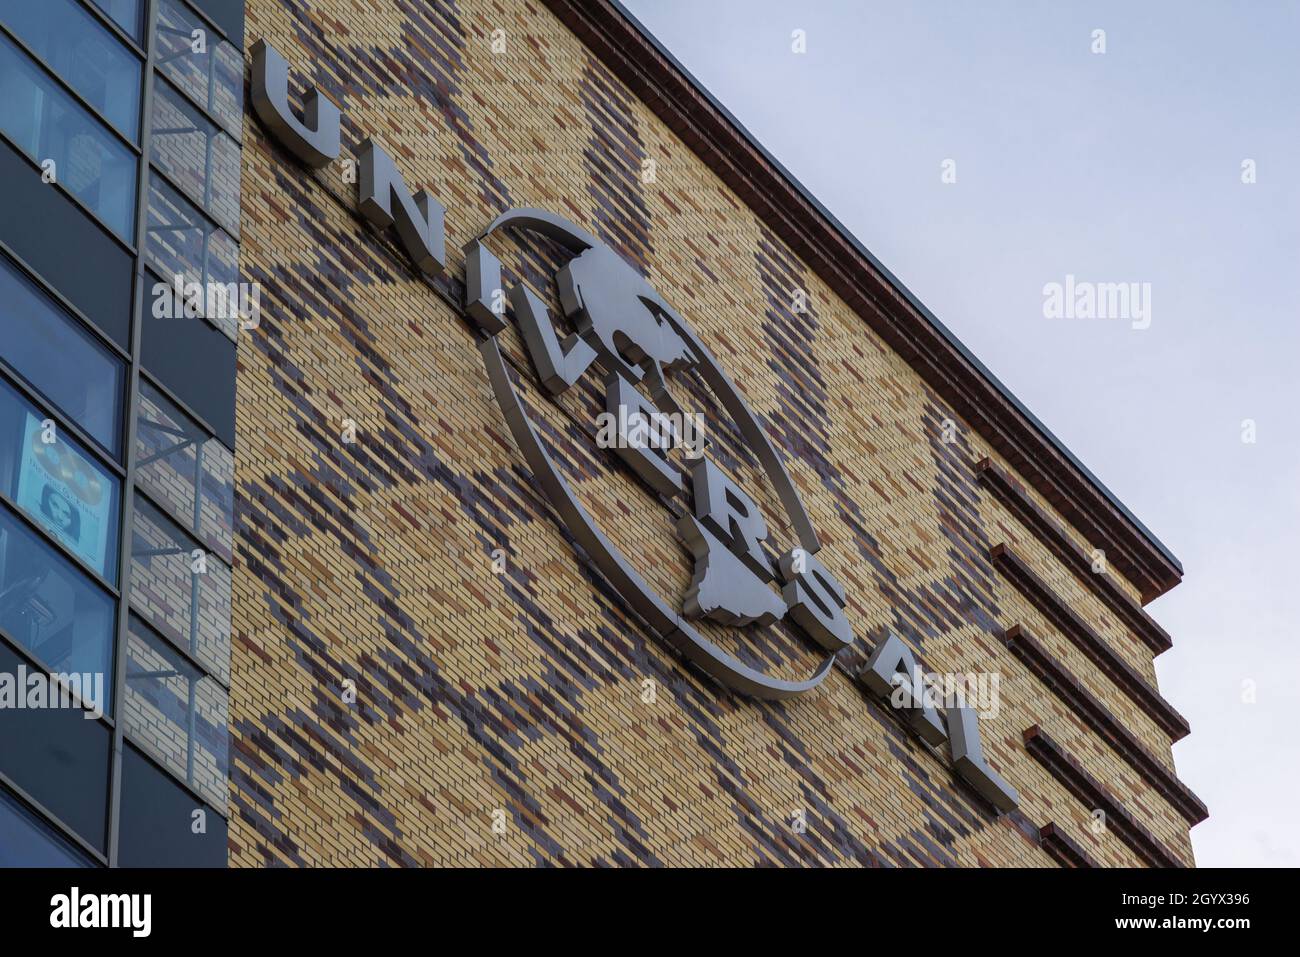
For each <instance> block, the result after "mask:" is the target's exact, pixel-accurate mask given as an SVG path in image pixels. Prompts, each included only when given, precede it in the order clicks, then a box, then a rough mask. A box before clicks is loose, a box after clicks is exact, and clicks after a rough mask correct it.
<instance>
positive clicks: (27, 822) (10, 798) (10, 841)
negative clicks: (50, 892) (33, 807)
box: [0, 787, 90, 867]
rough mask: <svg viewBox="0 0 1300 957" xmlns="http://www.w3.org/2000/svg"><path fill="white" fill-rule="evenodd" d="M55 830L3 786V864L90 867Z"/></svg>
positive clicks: (0, 825)
mask: <svg viewBox="0 0 1300 957" xmlns="http://www.w3.org/2000/svg"><path fill="white" fill-rule="evenodd" d="M89 866H90V861H89V860H87V859H86V858H85V857H84V856H83V855H82V854H80V853H78V852H77V851H75V850H73V848H72V845H71V844H69V843H68V842H67V841H65V840H64V839H63V838H62V837H61V836H60V835H59V834H57V833H56V832H55V830H54V829H53V828H52V827H50V826H49V825H48V824H46V823H45V822H44V821H42V820H41V819H40V818H39V817H37V816H36V814H35V813H34V812H33V811H30V810H28V809H27V807H25V806H24V805H23V804H22V802H20V801H19V800H18V798H17V797H15V796H14V795H12V794H10V793H9V792H8V791H7V790H5V789H4V788H3V787H0V867H89Z"/></svg>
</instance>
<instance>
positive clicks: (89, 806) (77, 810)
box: [0, 642, 110, 851]
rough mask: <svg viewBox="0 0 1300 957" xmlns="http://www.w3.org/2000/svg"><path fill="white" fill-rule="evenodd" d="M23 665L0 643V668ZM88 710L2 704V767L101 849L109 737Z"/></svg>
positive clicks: (9, 670)
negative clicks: (89, 719)
mask: <svg viewBox="0 0 1300 957" xmlns="http://www.w3.org/2000/svg"><path fill="white" fill-rule="evenodd" d="M20 664H25V662H23V660H22V659H21V658H19V657H18V655H17V654H16V653H15V652H14V651H13V650H12V649H11V648H10V647H9V646H8V645H7V644H4V643H3V642H0V672H7V673H9V674H11V675H17V674H18V673H19V672H18V667H19V665H20ZM32 670H33V669H32V668H30V667H29V668H28V674H30V673H31V672H32ZM84 714H85V712H83V711H82V710H81V709H80V708H39V709H29V708H0V742H3V747H0V771H3V772H4V773H5V774H6V775H7V776H8V777H9V778H10V779H11V780H12V781H13V782H14V783H15V784H17V785H18V786H19V787H20V788H22V789H23V790H24V791H26V792H27V793H28V794H30V795H31V796H32V800H34V801H37V802H39V803H40V804H41V805H42V806H43V807H46V808H49V810H50V811H51V812H52V813H53V814H55V815H57V816H58V817H59V818H60V819H61V820H62V821H63V822H64V823H65V824H67V825H68V826H69V827H71V828H72V829H73V830H75V831H76V832H77V833H78V834H80V835H81V836H82V837H83V838H84V839H85V840H86V842H87V843H88V844H91V845H92V846H94V847H96V848H98V849H99V850H101V851H103V850H104V849H105V840H106V824H107V820H108V756H109V749H110V741H109V738H110V735H109V731H108V728H106V727H104V725H102V724H100V723H99V722H98V721H88V720H86V718H85V717H84Z"/></svg>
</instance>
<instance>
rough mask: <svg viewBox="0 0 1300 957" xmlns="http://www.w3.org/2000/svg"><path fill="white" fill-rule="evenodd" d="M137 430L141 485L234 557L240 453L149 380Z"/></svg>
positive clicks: (188, 527)
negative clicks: (233, 453) (236, 472)
mask: <svg viewBox="0 0 1300 957" xmlns="http://www.w3.org/2000/svg"><path fill="white" fill-rule="evenodd" d="M135 435H136V444H135V455H136V473H135V480H136V484H137V485H139V486H140V487H141V488H143V489H144V490H145V491H146V492H148V493H149V494H150V495H151V496H152V497H153V499H154V501H156V502H161V503H162V504H164V505H165V506H167V508H168V509H169V510H170V511H171V514H172V517H174V518H176V519H178V520H180V521H181V524H182V525H183V526H184V527H185V529H186V530H187V531H190V532H193V533H194V534H195V535H197V536H198V537H199V540H200V541H201V542H202V543H203V544H205V545H207V546H208V547H210V548H212V549H213V550H214V551H215V552H217V554H219V555H220V556H221V557H222V558H224V559H225V560H226V561H227V562H229V561H231V559H232V552H231V548H232V536H233V528H232V527H233V524H234V508H235V457H234V456H233V455H231V453H230V450H229V449H227V448H226V447H225V446H224V445H222V444H221V443H220V442H218V441H217V440H216V439H214V438H213V437H212V436H210V435H208V433H207V432H205V431H203V429H201V428H199V426H198V425H197V424H196V423H195V422H194V420H193V419H191V418H190V417H189V416H187V415H186V414H185V413H184V412H182V411H181V410H180V409H178V408H176V406H175V405H174V404H173V403H172V402H170V401H169V400H168V399H167V398H166V397H165V396H163V394H162V393H161V392H159V391H158V390H157V389H155V388H154V387H153V386H151V385H150V384H149V383H148V382H146V381H145V380H144V379H141V380H140V414H139V419H138V420H137V421H136V424H135Z"/></svg>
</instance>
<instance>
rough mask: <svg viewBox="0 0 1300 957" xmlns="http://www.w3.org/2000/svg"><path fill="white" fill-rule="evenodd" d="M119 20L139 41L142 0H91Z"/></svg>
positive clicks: (124, 28)
mask: <svg viewBox="0 0 1300 957" xmlns="http://www.w3.org/2000/svg"><path fill="white" fill-rule="evenodd" d="M90 2H91V3H93V4H94V5H95V6H97V7H99V9H101V10H103V11H104V12H105V13H107V14H108V15H109V16H110V17H112V18H113V19H114V20H116V21H117V24H118V26H120V27H121V28H122V29H123V30H125V31H126V32H127V33H128V34H129V35H130V36H132V37H134V38H135V40H136V41H137V42H138V41H139V40H140V0H90Z"/></svg>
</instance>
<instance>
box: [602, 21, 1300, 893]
mask: <svg viewBox="0 0 1300 957" xmlns="http://www.w3.org/2000/svg"><path fill="white" fill-rule="evenodd" d="M624 2H625V4H626V6H627V7H628V9H630V10H631V11H632V13H633V14H635V15H636V16H637V17H638V18H639V19H640V20H641V22H642V23H643V24H644V25H645V26H647V27H648V28H649V29H650V31H651V32H652V33H654V34H655V35H656V36H657V37H658V38H659V39H660V40H661V41H662V42H663V43H664V45H665V46H666V47H667V48H668V49H669V50H671V51H672V52H673V54H674V55H675V56H676V57H677V58H678V59H679V60H680V61H682V63H683V64H684V65H685V66H686V67H687V69H689V70H690V71H691V72H692V73H694V74H695V76H696V77H697V78H698V79H699V80H700V81H701V82H702V83H703V84H704V85H705V86H706V87H707V88H708V89H709V90H710V91H711V92H712V93H713V94H714V95H715V96H716V97H717V98H718V99H719V100H720V101H721V102H722V103H723V104H724V105H725V106H726V107H727V108H728V109H730V110H731V111H732V113H733V114H735V116H736V117H737V118H738V119H739V120H740V121H741V122H742V123H743V124H745V125H746V126H747V127H748V128H749V130H750V131H751V132H752V133H753V134H754V135H755V136H756V137H757V138H758V140H759V141H760V142H761V143H762V144H763V145H764V146H766V147H767V149H768V150H770V151H771V152H772V154H773V155H774V156H775V157H776V158H777V159H778V160H779V161H780V162H781V163H783V164H784V165H785V166H786V168H787V169H789V170H790V171H791V172H792V173H793V174H794V175H795V176H796V177H797V178H798V179H799V180H801V181H802V182H803V184H804V185H805V186H806V187H808V188H809V189H810V190H811V191H812V193H813V194H814V195H815V196H816V197H817V198H818V199H820V200H821V201H822V202H823V203H824V204H825V205H826V206H827V208H829V209H830V210H831V212H832V213H834V214H835V215H836V216H837V217H838V218H839V219H840V221H841V222H843V223H844V224H845V225H846V226H847V227H848V228H849V230H850V231H852V232H853V233H854V234H855V235H856V236H857V237H858V238H859V239H860V240H861V241H862V242H863V243H864V244H865V245H866V246H867V248H869V249H870V250H871V251H872V252H873V253H874V254H875V255H876V256H877V257H878V258H879V259H880V260H881V261H882V262H883V263H884V264H885V265H886V266H887V267H888V268H889V269H891V270H892V271H893V272H894V274H895V275H897V276H898V277H899V279H901V280H902V282H904V283H905V284H907V286H908V287H909V288H910V289H911V290H912V291H913V292H914V293H915V294H916V295H917V296H919V297H920V299H921V300H922V301H923V302H924V303H926V305H928V306H929V307H930V309H931V310H932V311H933V312H934V313H935V314H936V315H937V316H938V317H939V318H940V319H941V320H942V321H943V322H944V323H945V324H946V325H947V326H948V327H949V328H950V329H952V330H953V331H954V332H955V333H956V334H957V335H958V336H959V337H960V338H961V340H962V341H963V342H965V343H966V345H967V346H968V347H970V349H971V350H972V351H973V352H974V353H975V355H977V356H978V357H979V358H980V359H981V360H983V361H984V363H985V364H986V365H987V366H988V367H989V368H990V369H991V370H992V371H993V372H994V374H996V375H997V376H998V377H999V378H1001V379H1002V381H1003V382H1004V383H1006V385H1007V386H1008V387H1009V388H1010V389H1011V390H1012V391H1013V392H1014V393H1015V394H1016V395H1017V396H1018V397H1019V398H1020V399H1021V400H1022V401H1023V402H1024V403H1025V404H1026V405H1027V406H1028V407H1029V408H1030V409H1031V410H1033V412H1034V413H1036V414H1037V415H1038V417H1039V418H1040V419H1042V420H1043V422H1044V423H1046V424H1047V426H1048V427H1049V428H1050V429H1052V431H1054V432H1055V433H1056V434H1057V435H1058V436H1059V437H1060V438H1061V439H1062V440H1063V441H1064V442H1065V443H1066V445H1067V446H1069V447H1070V449H1071V450H1073V451H1074V453H1075V454H1076V455H1077V456H1078V457H1079V458H1080V459H1081V460H1082V461H1083V462H1084V463H1085V464H1086V465H1087V466H1088V467H1089V468H1091V469H1092V470H1093V472H1094V473H1096V474H1097V475H1098V476H1099V477H1100V478H1101V480H1102V481H1103V482H1105V483H1106V484H1107V485H1108V486H1109V487H1110V488H1111V489H1112V490H1113V491H1114V492H1115V493H1116V494H1117V495H1118V496H1119V497H1120V499H1121V500H1122V501H1124V502H1125V503H1126V504H1127V505H1128V506H1129V508H1130V509H1132V511H1133V512H1134V513H1135V514H1136V515H1137V516H1138V517H1139V518H1141V519H1142V520H1143V521H1144V522H1145V523H1146V524H1147V526H1148V527H1149V528H1150V529H1152V531H1154V532H1155V534H1156V535H1158V536H1159V537H1160V538H1161V539H1162V540H1163V541H1164V542H1165V544H1166V545H1168V546H1169V547H1170V548H1171V549H1172V550H1173V552H1174V553H1175V554H1176V555H1177V556H1178V557H1179V558H1180V559H1181V560H1182V563H1183V567H1184V569H1185V571H1186V577H1185V578H1184V580H1183V583H1182V584H1181V585H1180V586H1178V587H1177V588H1175V589H1174V590H1173V591H1172V592H1170V593H1169V594H1167V595H1165V596H1164V597H1162V598H1160V599H1158V600H1157V601H1155V602H1153V603H1152V604H1151V605H1149V606H1148V611H1150V612H1151V614H1152V615H1153V616H1154V617H1155V618H1156V619H1157V620H1159V621H1160V623H1161V624H1162V625H1164V626H1165V628H1166V629H1167V630H1168V631H1169V632H1170V633H1171V634H1172V635H1173V636H1174V648H1173V650H1171V651H1168V652H1166V653H1165V654H1164V655H1162V656H1161V657H1160V658H1158V659H1157V661H1156V665H1157V671H1158V673H1159V677H1160V684H1161V690H1162V692H1163V693H1164V695H1165V697H1166V698H1168V699H1169V700H1170V701H1171V702H1172V703H1173V704H1174V705H1175V706H1176V707H1177V708H1178V709H1179V710H1180V711H1181V712H1182V713H1183V714H1184V715H1186V716H1187V718H1188V719H1189V721H1190V722H1191V725H1192V734H1191V735H1190V737H1188V738H1186V739H1184V741H1182V742H1180V743H1179V744H1177V745H1175V746H1174V754H1175V758H1176V760H1177V763H1178V770H1179V774H1180V776H1181V777H1182V778H1183V779H1184V780H1185V781H1186V782H1187V783H1188V785H1189V786H1190V787H1191V788H1192V789H1193V790H1194V791H1196V793H1197V794H1198V795H1200V796H1201V798H1202V799H1204V800H1205V802H1206V803H1207V804H1208V805H1209V807H1210V819H1209V820H1208V821H1206V822H1205V823H1203V824H1201V825H1199V826H1198V827H1196V828H1195V829H1194V830H1193V831H1192V839H1193V843H1194V844H1195V848H1196V855H1197V862H1198V863H1199V864H1200V865H1202V866H1213V865H1236V864H1245V865H1269V866H1291V867H1295V866H1300V830H1298V829H1297V828H1296V826H1295V815H1296V808H1297V803H1300V798H1298V797H1297V794H1298V793H1300V792H1298V786H1300V744H1298V743H1297V739H1296V735H1297V732H1298V731H1300V723H1298V722H1297V716H1298V715H1297V708H1298V707H1300V694H1297V691H1296V683H1297V680H1300V652H1297V649H1296V647H1295V644H1294V638H1295V635H1296V623H1297V621H1300V597H1298V596H1300V583H1298V582H1297V581H1296V580H1295V577H1296V575H1295V573H1296V570H1297V566H1298V565H1300V563H1298V562H1297V561H1296V559H1295V550H1296V547H1297V535H1298V533H1300V426H1297V417H1298V416H1300V402H1298V401H1297V400H1298V399H1300V386H1297V383H1296V379H1297V376H1296V360H1297V356H1300V349H1298V348H1297V347H1298V346H1300V333H1298V332H1297V323H1296V318H1297V314H1298V309H1297V307H1298V306H1300V177H1298V176H1297V173H1298V172H1300V56H1297V54H1296V50H1295V44H1296V38H1297V36H1300V2H1285V3H1284V2H1267V0H1253V2H1251V3H1249V4H1230V3H1226V2H1222V3H1219V2H1200V3H1198V2H1194V0H1175V2H1144V3H1141V4H1135V3H1131V2H1130V3H1098V2H1091V0H1090V2H1054V3H1050V4H1048V3H1030V2H1020V3H1010V2H1006V3H998V2H984V3H978V4H976V3H968V2H960V0H953V2H935V0H927V2H924V3H921V2H906V0H891V2H888V3H879V2H872V3H864V2H862V0H839V2H835V0H803V2H794V0H708V2H701V0H624ZM795 30H802V31H804V37H805V42H806V52H804V53H801V54H800V53H795V52H793V51H792V43H793V41H792V33H793V31H795ZM1096 30H1104V31H1105V36H1104V41H1105V52H1104V53H1096V52H1093V48H1094V46H1095V45H1096V40H1095V39H1094V31H1096ZM946 160H952V161H954V164H955V165H953V166H949V167H948V169H949V170H955V173H956V182H955V183H944V182H943V175H942V174H943V172H944V169H945V166H944V162H945V161H946ZM1246 160H1253V161H1254V170H1255V178H1256V182H1254V183H1252V184H1246V183H1243V182H1242V179H1243V161H1246ZM1067 275H1073V276H1074V277H1075V278H1076V280H1077V281H1091V282H1136V283H1149V284H1150V287H1149V288H1150V302H1149V305H1150V316H1149V318H1150V324H1149V326H1148V327H1146V328H1135V326H1141V325H1143V324H1144V323H1145V319H1144V318H1143V317H1141V316H1135V317H1132V318H1131V319H1130V320H1128V321H1126V320H1122V319H1121V320H1101V319H1084V318H1047V317H1046V316H1045V315H1044V293H1043V289H1044V286H1045V285H1046V284H1048V283H1052V282H1057V283H1062V284H1063V283H1065V281H1066V276H1067ZM1245 420H1252V421H1253V423H1254V430H1255V441H1254V442H1253V443H1250V442H1244V441H1243V434H1245V433H1247V432H1248V430H1249V428H1250V426H1249V425H1245V426H1244V425H1243V422H1244V421H1245ZM1247 682H1250V683H1251V684H1247ZM1252 690H1253V693H1254V699H1255V700H1254V703H1248V702H1247V701H1245V700H1243V699H1244V698H1246V697H1248V696H1249V692H1250V691H1252Z"/></svg>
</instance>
